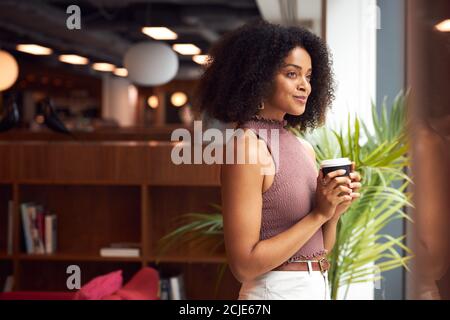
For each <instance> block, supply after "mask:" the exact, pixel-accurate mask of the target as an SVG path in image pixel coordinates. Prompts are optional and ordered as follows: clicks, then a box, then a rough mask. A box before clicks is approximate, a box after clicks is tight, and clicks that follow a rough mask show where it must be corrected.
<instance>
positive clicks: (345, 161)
mask: <svg viewBox="0 0 450 320" xmlns="http://www.w3.org/2000/svg"><path fill="white" fill-rule="evenodd" d="M320 169H321V170H322V173H323V176H326V175H327V174H328V173H330V172H333V171H336V170H341V169H345V173H344V174H343V175H341V177H343V176H348V177H349V176H350V171H351V170H352V162H351V161H350V159H349V158H336V159H327V160H323V161H322V162H321V163H320Z"/></svg>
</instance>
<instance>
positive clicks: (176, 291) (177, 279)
mask: <svg viewBox="0 0 450 320" xmlns="http://www.w3.org/2000/svg"><path fill="white" fill-rule="evenodd" d="M159 297H160V299H161V300H186V289H185V283H184V276H183V274H178V275H176V276H171V277H164V278H160V280H159Z"/></svg>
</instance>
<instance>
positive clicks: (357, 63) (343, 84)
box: [326, 0, 378, 299]
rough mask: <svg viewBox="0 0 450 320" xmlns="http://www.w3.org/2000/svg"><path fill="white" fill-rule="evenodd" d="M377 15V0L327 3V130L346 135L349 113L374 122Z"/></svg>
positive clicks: (365, 294) (365, 292)
mask: <svg viewBox="0 0 450 320" xmlns="http://www.w3.org/2000/svg"><path fill="white" fill-rule="evenodd" d="M377 13H378V9H377V7H376V2H375V0H327V17H326V19H327V20H326V28H327V30H326V35H327V39H326V40H327V43H328V45H329V47H330V50H331V53H332V55H333V70H334V73H335V79H336V82H337V90H336V100H335V101H334V103H333V107H332V110H331V111H330V113H329V114H328V117H327V126H328V127H331V128H334V129H339V128H341V127H343V132H346V130H345V128H346V124H347V117H348V113H349V112H351V114H352V119H354V115H355V114H357V115H358V117H359V118H360V120H362V121H364V122H365V123H367V122H370V123H371V100H373V101H374V102H375V98H376V30H377V25H378V24H377V22H378V19H377ZM371 129H373V128H372V127H371V126H369V130H371ZM361 142H364V141H363V140H361ZM344 293H345V288H340V294H339V297H338V298H341V299H342V298H343V294H344ZM347 299H374V284H373V283H363V284H355V285H352V286H350V289H349V293H348V296H347Z"/></svg>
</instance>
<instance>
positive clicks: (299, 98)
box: [294, 96, 307, 104]
mask: <svg viewBox="0 0 450 320" xmlns="http://www.w3.org/2000/svg"><path fill="white" fill-rule="evenodd" d="M306 99H307V98H306V97H305V96H294V100H295V101H298V102H300V103H302V104H305V103H306Z"/></svg>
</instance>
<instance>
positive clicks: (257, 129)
mask: <svg viewBox="0 0 450 320" xmlns="http://www.w3.org/2000/svg"><path fill="white" fill-rule="evenodd" d="M286 125H287V121H286V120H283V121H279V120H274V119H265V118H263V117H261V116H254V117H252V118H251V119H250V120H249V121H247V122H245V123H243V124H240V125H238V128H248V129H251V130H252V131H253V132H254V133H255V134H256V135H257V136H258V137H259V138H260V139H263V140H264V141H265V143H266V144H267V147H268V149H269V151H270V152H271V153H272V156H273V158H274V162H275V168H276V169H275V176H274V181H273V183H272V185H271V186H270V187H269V189H267V190H266V191H264V192H263V194H262V201H263V203H262V213H261V230H260V240H265V239H268V238H271V237H273V236H275V235H277V234H279V233H281V232H283V231H286V230H287V229H289V228H290V227H292V226H293V225H294V224H295V223H297V222H298V221H299V220H301V219H302V218H304V217H305V216H306V215H307V214H308V213H309V212H311V210H312V209H313V208H314V195H315V192H316V187H317V176H318V169H317V167H316V164H315V163H314V161H313V159H312V157H311V155H310V154H309V153H308V150H306V149H305V147H304V146H303V144H302V142H300V141H299V140H298V138H297V137H296V136H295V135H294V134H293V133H292V132H290V131H288V130H286V128H285V127H286ZM261 129H266V130H265V131H261ZM272 130H278V137H279V138H278V144H279V152H278V161H277V159H276V158H277V157H276V156H275V153H274V152H273V151H274V150H273V148H274V147H276V138H274V141H271V140H272V139H271V138H272ZM274 137H275V136H274ZM326 253H327V250H326V249H325V248H324V243H323V234H322V228H319V230H318V231H317V232H316V233H315V234H314V235H313V236H312V237H311V238H310V239H309V240H308V241H307V242H306V243H305V244H304V245H303V246H302V247H299V249H298V251H297V252H296V253H295V254H294V255H293V256H292V257H291V258H290V259H288V260H287V261H285V262H284V264H286V263H288V262H289V261H292V260H300V259H313V258H314V257H317V256H321V255H324V254H326Z"/></svg>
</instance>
